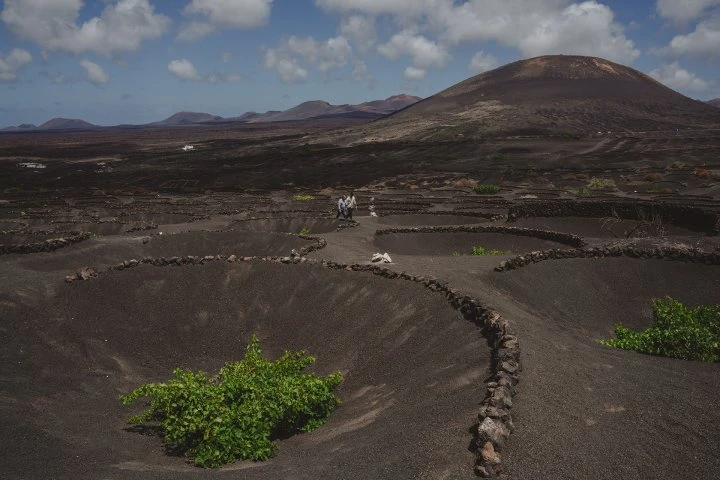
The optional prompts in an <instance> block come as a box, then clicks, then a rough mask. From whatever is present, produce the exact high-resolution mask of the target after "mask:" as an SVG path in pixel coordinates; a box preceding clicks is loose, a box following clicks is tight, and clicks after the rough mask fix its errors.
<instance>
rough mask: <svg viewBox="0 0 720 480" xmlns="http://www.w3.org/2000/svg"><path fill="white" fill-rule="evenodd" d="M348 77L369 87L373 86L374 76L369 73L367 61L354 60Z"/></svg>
mask: <svg viewBox="0 0 720 480" xmlns="http://www.w3.org/2000/svg"><path fill="white" fill-rule="evenodd" d="M350 78H352V79H353V80H355V81H356V82H360V83H364V84H366V85H367V86H368V87H370V88H374V87H375V78H374V77H373V76H372V74H371V73H370V70H369V69H368V66H367V63H365V61H364V60H355V61H354V62H353V70H352V73H351V74H350Z"/></svg>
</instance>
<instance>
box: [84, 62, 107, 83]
mask: <svg viewBox="0 0 720 480" xmlns="http://www.w3.org/2000/svg"><path fill="white" fill-rule="evenodd" d="M80 66H82V67H83V68H84V69H85V78H86V80H87V81H88V82H90V83H92V84H93V85H95V86H96V87H99V86H101V85H105V84H106V83H107V82H109V81H110V75H108V74H107V73H106V72H105V70H103V69H102V67H101V66H100V65H98V64H97V63H93V62H91V61H90V60H87V59H86V60H82V61H81V62H80Z"/></svg>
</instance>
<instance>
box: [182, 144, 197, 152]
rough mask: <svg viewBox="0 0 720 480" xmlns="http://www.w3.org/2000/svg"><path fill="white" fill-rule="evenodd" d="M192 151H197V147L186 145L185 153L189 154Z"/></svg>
mask: <svg viewBox="0 0 720 480" xmlns="http://www.w3.org/2000/svg"><path fill="white" fill-rule="evenodd" d="M190 150H195V147H194V146H193V145H185V146H184V147H183V151H184V152H189V151H190Z"/></svg>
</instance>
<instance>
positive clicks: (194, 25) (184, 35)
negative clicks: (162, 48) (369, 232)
mask: <svg viewBox="0 0 720 480" xmlns="http://www.w3.org/2000/svg"><path fill="white" fill-rule="evenodd" d="M214 31H215V26H214V25H211V24H209V23H207V22H190V23H188V24H187V25H185V26H184V27H183V28H182V29H181V30H180V32H179V33H178V34H177V36H176V37H175V40H177V41H178V42H194V41H196V40H200V39H201V38H203V37H205V36H207V35H210V34H211V33H213V32H214Z"/></svg>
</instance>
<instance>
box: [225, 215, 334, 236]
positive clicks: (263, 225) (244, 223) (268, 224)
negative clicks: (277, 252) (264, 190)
mask: <svg viewBox="0 0 720 480" xmlns="http://www.w3.org/2000/svg"><path fill="white" fill-rule="evenodd" d="M343 223H344V222H342V221H340V220H335V219H334V218H312V217H307V218H303V217H300V218H258V219H253V220H241V221H238V222H236V223H234V224H233V225H232V228H233V230H237V231H242V232H278V233H300V232H301V231H302V230H303V229H307V230H309V232H310V234H312V235H314V234H321V233H330V232H334V231H335V230H336V229H337V227H338V226H340V225H342V224H343Z"/></svg>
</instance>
